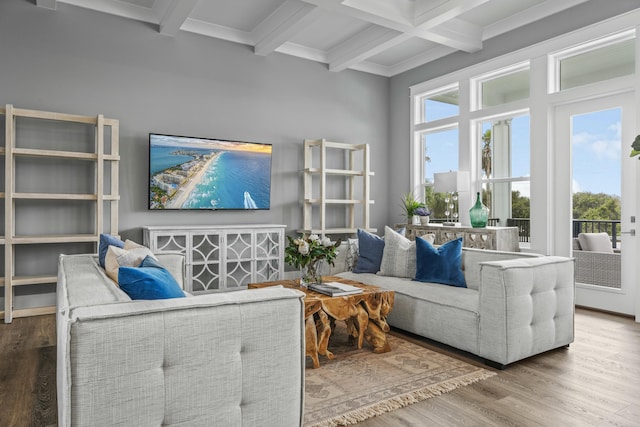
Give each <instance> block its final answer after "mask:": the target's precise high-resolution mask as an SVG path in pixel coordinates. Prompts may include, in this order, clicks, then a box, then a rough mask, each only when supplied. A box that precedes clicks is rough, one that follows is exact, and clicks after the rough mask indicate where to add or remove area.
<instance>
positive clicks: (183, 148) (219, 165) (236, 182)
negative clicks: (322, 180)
mask: <svg viewBox="0 0 640 427" xmlns="http://www.w3.org/2000/svg"><path fill="white" fill-rule="evenodd" d="M149 173H150V182H149V208H150V209H269V203H270V191H271V188H270V187H271V145H269V144H256V143H250V142H238V141H224V140H215V139H201V138H190V137H182V136H171V135H156V134H151V135H149Z"/></svg>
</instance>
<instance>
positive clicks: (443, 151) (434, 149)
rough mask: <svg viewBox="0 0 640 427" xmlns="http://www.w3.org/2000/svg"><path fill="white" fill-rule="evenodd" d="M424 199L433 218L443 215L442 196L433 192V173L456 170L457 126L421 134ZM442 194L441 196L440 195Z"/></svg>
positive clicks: (443, 204) (444, 208)
mask: <svg viewBox="0 0 640 427" xmlns="http://www.w3.org/2000/svg"><path fill="white" fill-rule="evenodd" d="M421 139H422V152H423V153H424V162H422V163H423V169H422V171H423V172H422V176H423V181H422V184H423V187H424V201H425V203H426V204H427V206H429V208H430V209H431V215H432V216H433V217H434V218H444V217H445V210H446V207H445V201H444V196H442V195H436V194H435V193H434V192H433V174H434V173H438V172H449V171H452V170H454V171H455V170H458V151H459V150H458V139H459V136H458V128H457V127H455V128H450V129H446V130H437V131H433V132H425V133H423V134H422V135H421ZM441 196H442V197H441Z"/></svg>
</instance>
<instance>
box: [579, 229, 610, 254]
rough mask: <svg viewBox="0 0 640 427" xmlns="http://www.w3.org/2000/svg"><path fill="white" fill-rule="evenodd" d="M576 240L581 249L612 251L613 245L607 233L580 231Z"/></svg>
mask: <svg viewBox="0 0 640 427" xmlns="http://www.w3.org/2000/svg"><path fill="white" fill-rule="evenodd" d="M578 241H579V242H580V247H581V248H582V250H583V251H591V252H607V253H613V246H611V240H610V239H609V235H608V234H607V233H580V234H578Z"/></svg>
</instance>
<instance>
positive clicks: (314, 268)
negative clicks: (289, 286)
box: [300, 259, 323, 288]
mask: <svg viewBox="0 0 640 427" xmlns="http://www.w3.org/2000/svg"><path fill="white" fill-rule="evenodd" d="M322 266H323V260H321V259H318V260H315V261H311V262H309V263H308V264H307V265H305V266H304V267H300V286H302V287H303V288H306V287H307V286H308V285H309V284H311V283H322Z"/></svg>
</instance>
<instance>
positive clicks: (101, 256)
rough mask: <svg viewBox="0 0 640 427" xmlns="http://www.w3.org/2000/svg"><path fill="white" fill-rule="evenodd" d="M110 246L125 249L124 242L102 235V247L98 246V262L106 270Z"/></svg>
mask: <svg viewBox="0 0 640 427" xmlns="http://www.w3.org/2000/svg"><path fill="white" fill-rule="evenodd" d="M109 246H116V247H118V248H120V249H122V248H124V242H123V241H122V240H120V239H118V238H117V237H115V236H112V235H111V234H101V235H100V245H99V246H98V261H99V262H100V267H102V268H104V260H105V258H106V257H107V251H108V250H109Z"/></svg>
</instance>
